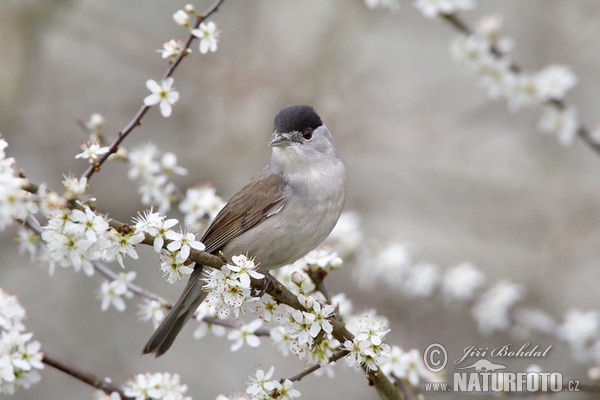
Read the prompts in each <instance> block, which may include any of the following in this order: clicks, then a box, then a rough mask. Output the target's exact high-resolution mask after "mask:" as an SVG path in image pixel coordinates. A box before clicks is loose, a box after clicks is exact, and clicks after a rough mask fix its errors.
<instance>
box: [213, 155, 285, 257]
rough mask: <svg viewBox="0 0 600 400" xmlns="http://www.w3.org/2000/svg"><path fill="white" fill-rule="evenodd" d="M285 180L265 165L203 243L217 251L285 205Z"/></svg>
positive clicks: (225, 208)
mask: <svg viewBox="0 0 600 400" xmlns="http://www.w3.org/2000/svg"><path fill="white" fill-rule="evenodd" d="M284 189H285V181H284V179H283V178H282V177H281V176H279V175H278V174H272V173H269V171H268V166H265V167H264V168H263V169H262V170H261V171H260V172H259V173H258V174H257V175H256V176H254V178H252V179H251V180H250V181H249V182H248V183H247V184H246V186H244V187H243V188H242V190H240V191H239V192H238V193H236V194H235V195H234V196H233V197H232V198H231V200H229V202H228V203H227V204H226V205H225V207H224V208H223V209H222V210H221V211H220V212H219V214H217V216H216V217H215V219H214V221H213V222H212V223H211V224H210V226H209V227H208V229H207V230H206V232H205V233H204V235H203V237H202V239H201V241H202V243H204V245H205V246H206V251H208V252H211V253H212V252H214V251H217V250H219V249H221V248H223V247H224V246H225V245H226V244H227V243H229V241H230V240H231V239H233V238H235V237H237V236H239V235H241V234H242V233H244V232H246V231H247V230H249V229H251V228H252V227H254V226H256V225H257V224H259V223H261V222H262V221H264V220H265V219H267V218H269V217H271V216H273V215H275V214H277V213H278V212H279V211H280V210H281V209H282V208H283V207H284V206H285V197H284Z"/></svg>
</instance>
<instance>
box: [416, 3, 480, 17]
mask: <svg viewBox="0 0 600 400" xmlns="http://www.w3.org/2000/svg"><path fill="white" fill-rule="evenodd" d="M413 5H414V6H415V7H417V9H418V10H419V11H421V13H422V14H423V15H424V16H425V17H427V18H434V17H437V16H439V15H440V14H454V13H455V12H457V11H462V10H470V9H472V8H473V7H474V6H475V4H474V2H473V0H413Z"/></svg>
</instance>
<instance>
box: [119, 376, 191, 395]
mask: <svg viewBox="0 0 600 400" xmlns="http://www.w3.org/2000/svg"><path fill="white" fill-rule="evenodd" d="M187 390H188V387H187V385H186V384H184V383H183V381H182V380H181V377H180V376H179V375H177V374H171V373H169V372H157V373H149V372H145V373H141V374H137V375H135V376H133V377H132V378H130V379H128V380H127V381H125V383H123V393H124V394H125V396H128V397H132V398H134V399H136V400H146V399H168V400H191V397H189V396H186V395H185V394H186V392H187Z"/></svg>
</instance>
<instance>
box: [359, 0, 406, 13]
mask: <svg viewBox="0 0 600 400" xmlns="http://www.w3.org/2000/svg"><path fill="white" fill-rule="evenodd" d="M364 2H365V6H366V7H367V8H370V9H372V10H375V9H388V10H390V11H396V10H398V9H399V8H400V3H398V0H364Z"/></svg>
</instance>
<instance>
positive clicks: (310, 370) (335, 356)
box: [288, 350, 350, 382]
mask: <svg viewBox="0 0 600 400" xmlns="http://www.w3.org/2000/svg"><path fill="white" fill-rule="evenodd" d="M349 353H350V352H349V351H348V350H340V351H338V352H337V353H335V354H332V355H331V356H330V357H329V358H328V361H329V364H331V363H332V362H336V361H337V360H339V359H341V358H344V357H346V356H347V355H348V354H349ZM321 367H323V366H322V365H321V364H314V365H312V366H310V367H308V368H306V369H305V370H304V371H302V372H300V373H299V374H296V375H294V376H292V377H290V378H288V379H289V380H290V381H292V382H297V381H300V380H301V379H302V378H304V377H305V376H307V375H309V374H312V373H313V372H315V371H316V370H318V369H319V368H321Z"/></svg>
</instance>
